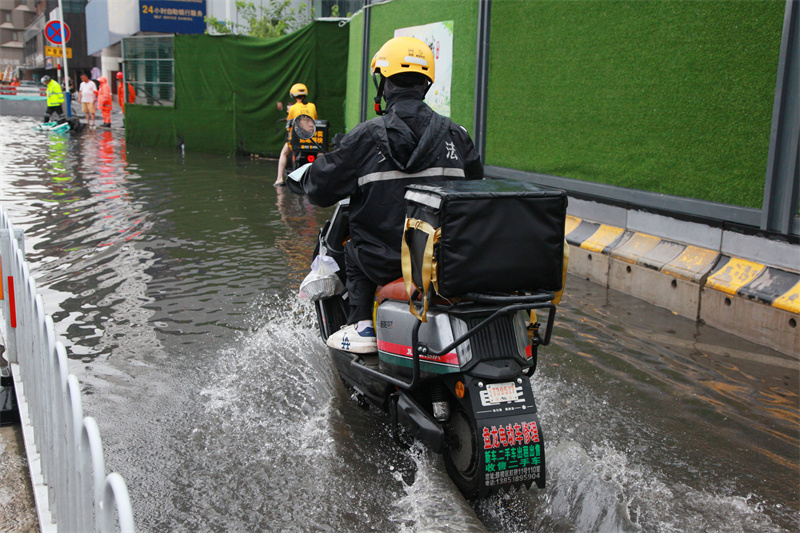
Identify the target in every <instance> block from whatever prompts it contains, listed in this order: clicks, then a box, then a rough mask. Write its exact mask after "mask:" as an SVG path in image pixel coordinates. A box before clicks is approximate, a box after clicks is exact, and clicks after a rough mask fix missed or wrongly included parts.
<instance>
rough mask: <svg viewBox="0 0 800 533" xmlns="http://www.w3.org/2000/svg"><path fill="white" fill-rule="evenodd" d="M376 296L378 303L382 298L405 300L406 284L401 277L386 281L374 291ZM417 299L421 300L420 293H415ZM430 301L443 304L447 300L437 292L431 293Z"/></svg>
mask: <svg viewBox="0 0 800 533" xmlns="http://www.w3.org/2000/svg"><path fill="white" fill-rule="evenodd" d="M376 298H377V299H378V303H380V302H382V301H384V300H396V301H398V302H407V301H408V300H409V297H408V293H407V292H406V284H405V281H403V278H398V279H396V280H394V281H392V282H389V283H387V284H386V285H384V286H382V287H378V290H377V291H376ZM416 300H417V301H420V300H422V295H421V294H419V293H418V294H417V298H416ZM431 303H434V304H440V305H444V304H447V303H448V301H447V300H445V299H444V298H442V297H441V296H439V295H438V294H434V295H433V299H432V300H431Z"/></svg>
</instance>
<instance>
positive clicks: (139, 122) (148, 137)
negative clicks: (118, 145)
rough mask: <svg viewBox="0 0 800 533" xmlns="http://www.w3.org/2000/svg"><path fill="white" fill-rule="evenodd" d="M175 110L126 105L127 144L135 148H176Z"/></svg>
mask: <svg viewBox="0 0 800 533" xmlns="http://www.w3.org/2000/svg"><path fill="white" fill-rule="evenodd" d="M174 111H175V110H174V109H173V108H172V107H161V106H146V105H136V104H126V105H125V142H126V143H128V144H131V145H133V146H151V147H153V146H163V147H169V148H174V147H176V146H177V144H178V142H177V139H176V138H175V112H174Z"/></svg>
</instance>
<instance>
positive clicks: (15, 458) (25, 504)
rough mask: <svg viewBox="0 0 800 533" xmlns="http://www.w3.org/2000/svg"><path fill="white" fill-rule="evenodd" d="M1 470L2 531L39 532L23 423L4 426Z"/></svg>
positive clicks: (1, 429)
mask: <svg viewBox="0 0 800 533" xmlns="http://www.w3.org/2000/svg"><path fill="white" fill-rule="evenodd" d="M0 364H3V365H4V364H5V361H2V363H0ZM0 472H2V473H3V481H2V483H0V509H2V510H3V512H2V513H0V531H15V532H17V531H18V532H20V533H28V532H38V531H39V519H38V518H37V516H36V503H35V502H34V499H33V488H32V487H31V480H30V472H28V462H27V460H26V457H25V443H24V442H23V439H22V427H21V426H20V425H19V423H15V424H13V425H9V426H3V427H0Z"/></svg>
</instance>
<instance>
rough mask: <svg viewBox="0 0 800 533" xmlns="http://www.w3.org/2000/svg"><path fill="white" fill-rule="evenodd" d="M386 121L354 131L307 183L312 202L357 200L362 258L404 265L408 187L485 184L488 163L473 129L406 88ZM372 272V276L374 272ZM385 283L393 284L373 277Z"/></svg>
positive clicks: (353, 203)
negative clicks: (453, 182) (452, 182)
mask: <svg viewBox="0 0 800 533" xmlns="http://www.w3.org/2000/svg"><path fill="white" fill-rule="evenodd" d="M392 100H393V101H392V102H391V103H390V105H389V106H388V109H387V113H386V114H385V115H383V116H380V117H376V118H374V119H372V120H370V121H368V122H364V123H361V124H359V125H358V126H356V127H355V128H353V130H352V131H351V132H350V133H348V134H347V135H346V136H345V137H344V138H343V139H342V142H341V146H340V148H339V149H337V150H336V151H334V152H331V153H329V154H325V155H323V156H320V157H318V158H317V159H316V161H314V163H313V165H312V166H311V168H310V169H309V171H308V172H307V173H306V174H305V176H304V177H303V180H302V183H301V184H302V188H303V192H304V193H305V194H306V195H307V196H308V198H309V200H310V201H311V203H313V204H316V205H320V206H323V207H325V206H330V205H333V204H334V203H336V202H338V201H339V200H342V199H344V198H347V197H348V196H349V197H350V236H351V240H352V243H353V245H354V246H355V247H356V249H357V250H358V255H359V260H360V261H361V263H362V264H363V265H364V266H365V268H369V266H370V265H373V266H378V265H390V264H392V263H396V265H397V269H398V271H399V268H400V245H401V241H402V236H403V224H404V221H405V216H406V207H405V200H404V198H403V196H404V192H405V187H406V185H410V184H412V183H424V182H434V181H444V180H463V179H481V178H482V177H483V165H482V164H481V161H480V156H479V155H478V152H477V150H475V147H474V145H473V144H472V139H470V136H469V134H468V133H467V130H465V129H464V128H463V127H461V126H459V125H458V124H455V123H454V122H452V121H451V120H450V119H449V118H446V117H443V116H441V115H439V114H437V113H435V112H434V111H433V110H432V109H431V108H430V107H428V105H427V104H425V102H423V101H422V100H421V99H419V98H418V97H416V95H413V92H412V91H405V92H404V91H402V90H401V91H400V94H398V96H397V97H396V98H393V99H392ZM367 274H369V273H367ZM374 281H377V282H380V283H386V282H388V281H391V280H374Z"/></svg>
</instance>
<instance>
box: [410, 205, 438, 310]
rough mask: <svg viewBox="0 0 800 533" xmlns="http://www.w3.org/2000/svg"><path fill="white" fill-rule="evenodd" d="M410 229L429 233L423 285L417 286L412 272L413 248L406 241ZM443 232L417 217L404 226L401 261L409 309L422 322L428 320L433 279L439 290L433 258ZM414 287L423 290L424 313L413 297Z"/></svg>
mask: <svg viewBox="0 0 800 533" xmlns="http://www.w3.org/2000/svg"><path fill="white" fill-rule="evenodd" d="M409 229H413V230H417V231H422V232H425V233H427V234H428V236H427V239H426V241H425V252H424V253H423V255H422V272H421V274H422V287H416V286H415V285H414V276H413V274H412V272H411V270H412V269H411V250H410V249H409V247H408V241H406V233H407V232H408V230H409ZM441 234H442V232H441V229H436V228H434V227H433V226H431V225H430V224H428V223H427V222H425V221H422V220H418V219H416V218H406V223H405V227H404V228H403V243H402V245H401V250H400V252H401V255H400V261H401V263H402V267H403V282H404V283H405V285H406V293H407V294H408V296H409V300H408V307H409V311H410V312H411V314H412V315H414V316H415V317H416V318H417V319H418V320H421V321H422V322H427V315H428V289H429V287H430V284H431V281H433V288H434V290H438V287H439V281H438V279H437V276H436V261H434V260H433V245H434V244H435V243H436V242H438V241H439V238H440V237H441ZM413 288H416V289H417V290H419V291H421V292H422V302H423V304H422V315H420V314H419V312H418V311H417V308H416V307H415V306H414V302H413V300H412V299H411V295H412V293H413V292H414V291H413V290H412V289H413Z"/></svg>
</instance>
